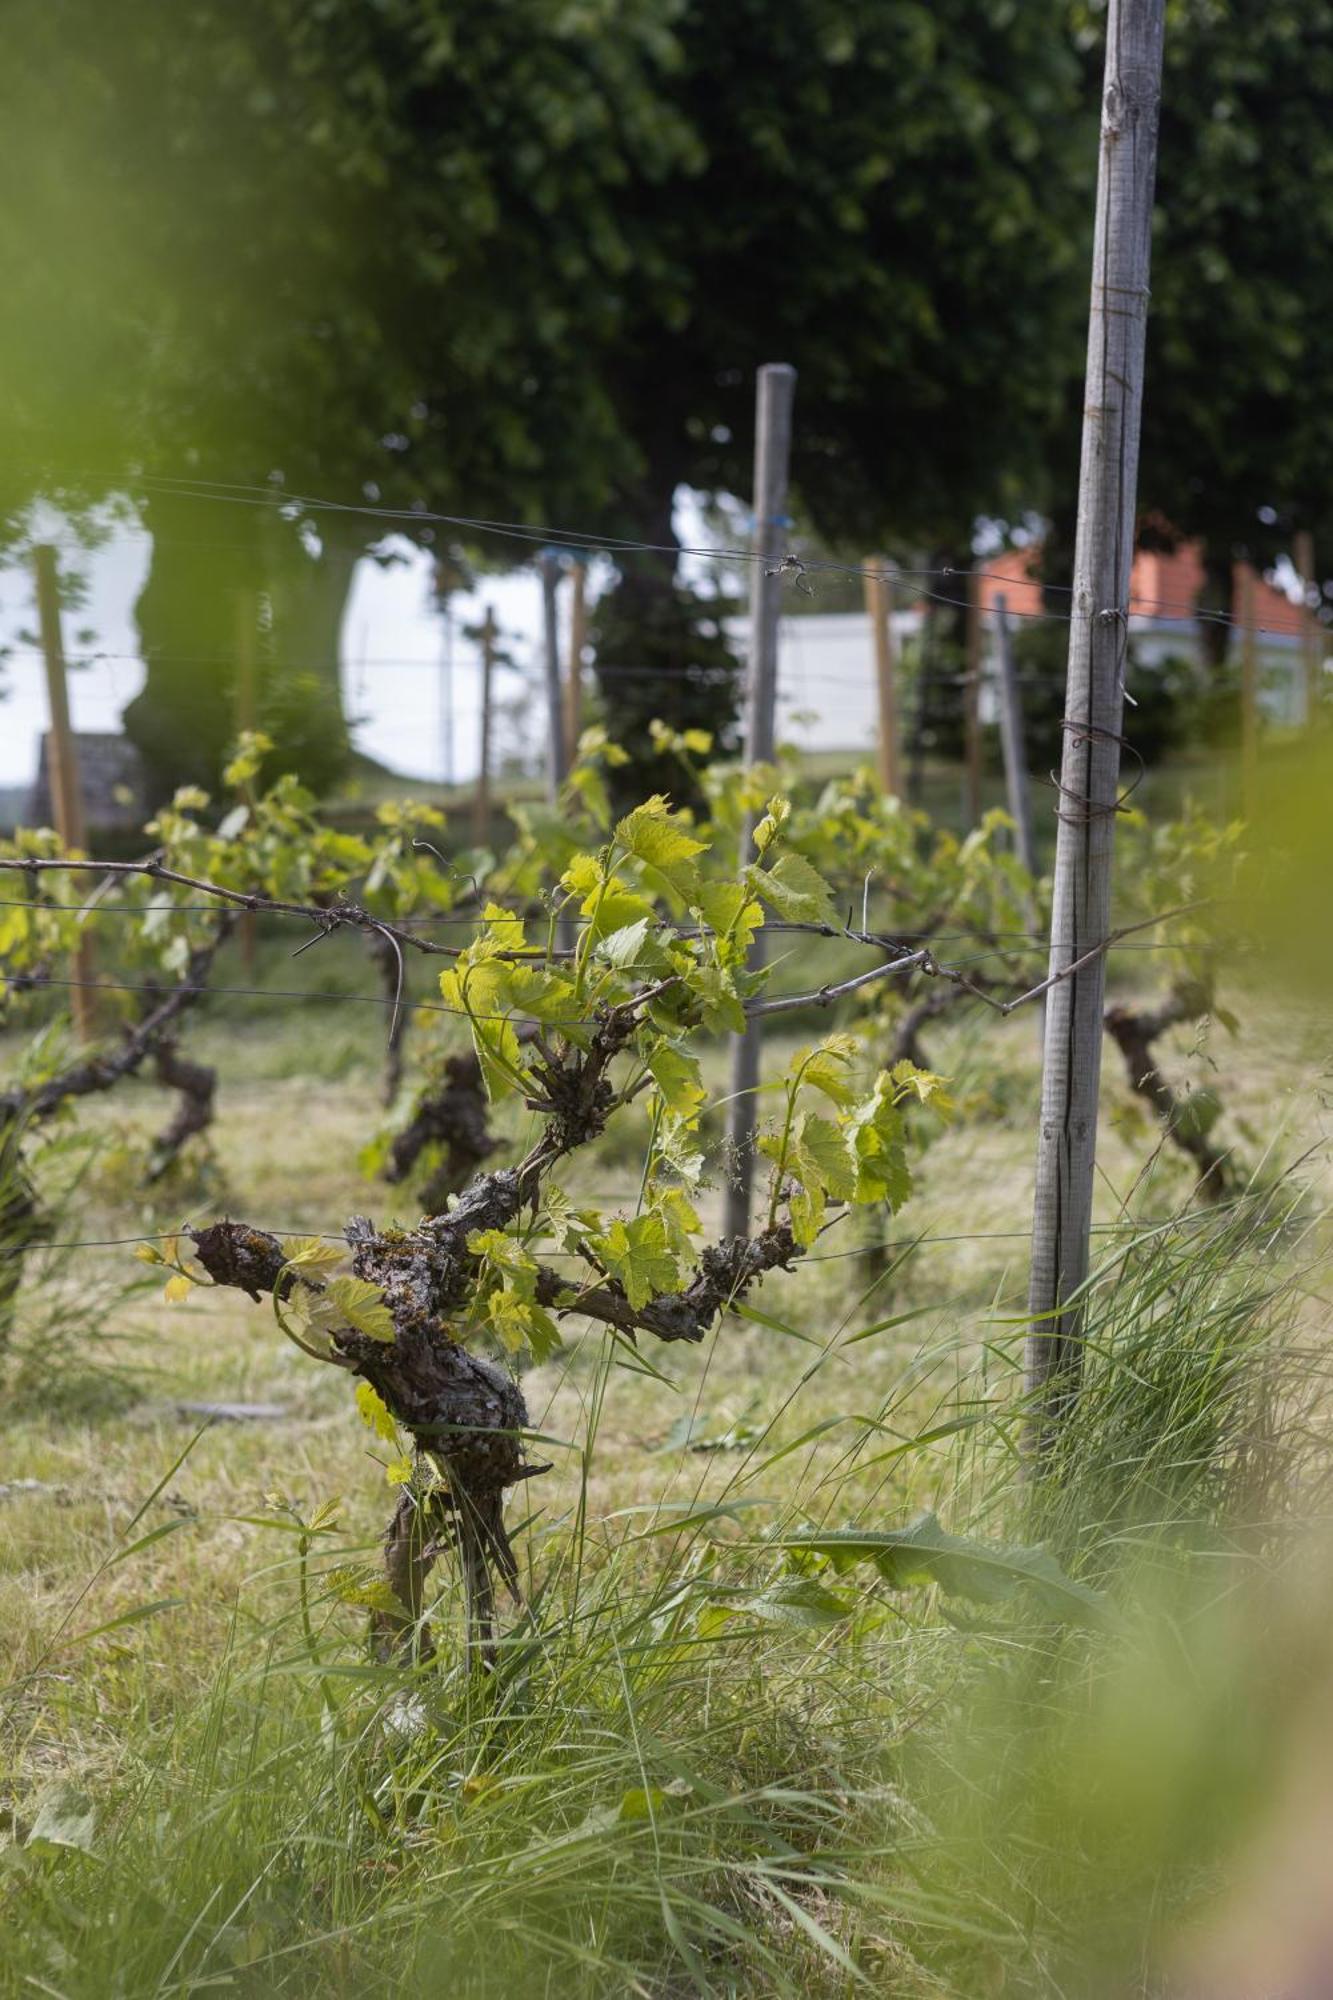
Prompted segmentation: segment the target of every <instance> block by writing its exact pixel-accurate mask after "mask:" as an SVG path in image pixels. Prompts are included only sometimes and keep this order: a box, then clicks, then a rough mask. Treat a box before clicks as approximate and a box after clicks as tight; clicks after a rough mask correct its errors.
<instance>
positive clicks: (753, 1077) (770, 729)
mask: <svg viewBox="0 0 1333 2000" xmlns="http://www.w3.org/2000/svg"><path fill="white" fill-rule="evenodd" d="M795 394H796V370H795V369H794V368H792V367H789V366H788V364H787V363H786V362H784V361H770V362H766V363H765V365H764V366H763V367H762V368H761V369H760V370H759V374H758V378H757V383H756V394H755V443H754V529H753V537H752V547H753V551H754V556H755V561H754V562H753V564H752V565H751V579H750V673H749V695H748V700H747V705H746V712H745V761H746V763H747V764H769V763H771V762H772V761H773V745H774V736H775V730H776V716H777V697H778V623H779V619H780V617H781V612H782V578H781V576H780V575H777V574H775V572H776V571H777V569H778V566H779V565H780V563H781V562H782V558H783V556H784V555H785V553H786V513H787V467H788V463H789V461H790V458H791V413H792V402H793V400H794V398H795ZM753 829H754V821H753V819H752V817H751V815H750V814H748V813H747V814H746V816H745V818H744V820H743V822H742V824H741V841H740V866H741V868H742V869H744V868H745V867H746V865H747V864H748V862H749V861H750V859H751V855H750V847H751V835H752V833H753ZM763 957H764V934H763V931H762V930H761V931H760V932H759V933H758V935H757V936H756V938H755V941H754V947H753V949H752V953H751V960H750V962H751V964H752V965H762V963H763ZM759 1053H760V1049H759V1024H758V1022H757V1021H751V1022H750V1024H749V1026H748V1027H747V1028H746V1030H745V1032H744V1034H741V1035H736V1036H734V1037H733V1039H732V1045H731V1114H730V1121H729V1136H730V1140H731V1153H732V1158H731V1175H732V1177H731V1179H730V1180H729V1182H728V1184H727V1197H726V1231H727V1234H728V1236H748V1235H749V1233H750V1200H751V1190H752V1187H753V1183H754V1128H755V1091H756V1090H757V1089H758V1086H759Z"/></svg>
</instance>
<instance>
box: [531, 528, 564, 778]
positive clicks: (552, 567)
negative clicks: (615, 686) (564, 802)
mask: <svg viewBox="0 0 1333 2000" xmlns="http://www.w3.org/2000/svg"><path fill="white" fill-rule="evenodd" d="M562 560H563V558H562V555H561V552H560V551H559V550H558V549H543V550H542V552H541V554H540V556H539V557H538V558H537V568H538V571H539V573H540V575H541V580H542V650H543V661H544V665H545V669H546V731H547V737H548V739H549V749H548V752H547V759H546V793H547V797H548V798H549V799H550V801H551V804H552V805H557V804H558V803H559V800H560V788H561V786H562V785H563V784H564V782H565V779H566V778H567V777H568V775H569V763H568V760H567V758H566V756H565V709H564V697H563V693H562V690H561V686H560V626H559V617H558V614H557V610H556V589H557V586H558V585H559V582H560V566H561V562H562Z"/></svg>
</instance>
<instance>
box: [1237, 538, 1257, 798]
mask: <svg viewBox="0 0 1333 2000" xmlns="http://www.w3.org/2000/svg"><path fill="white" fill-rule="evenodd" d="M1258 779H1259V659H1258V651H1257V645H1256V635H1255V630H1254V565H1253V564H1252V563H1251V562H1249V561H1248V560H1247V561H1245V562H1243V563H1242V564H1241V565H1240V809H1241V813H1242V815H1243V816H1244V818H1246V819H1252V818H1253V816H1254V804H1255V787H1256V785H1257V783H1258Z"/></svg>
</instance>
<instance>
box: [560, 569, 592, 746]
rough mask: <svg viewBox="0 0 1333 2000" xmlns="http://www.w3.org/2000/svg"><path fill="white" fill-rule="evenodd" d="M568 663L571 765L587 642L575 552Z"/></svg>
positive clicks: (583, 572) (582, 582)
mask: <svg viewBox="0 0 1333 2000" xmlns="http://www.w3.org/2000/svg"><path fill="white" fill-rule="evenodd" d="M570 582H571V585H572V589H573V597H572V599H571V602H570V607H569V667H568V670H567V672H566V675H565V759H566V762H567V764H569V765H570V766H572V765H573V763H574V760H575V759H576V758H577V756H578V754H579V736H580V734H581V733H582V730H583V653H584V648H585V647H586V646H587V643H588V565H587V562H586V560H585V559H584V558H583V557H582V556H575V558H574V568H573V575H572V576H571V578H570Z"/></svg>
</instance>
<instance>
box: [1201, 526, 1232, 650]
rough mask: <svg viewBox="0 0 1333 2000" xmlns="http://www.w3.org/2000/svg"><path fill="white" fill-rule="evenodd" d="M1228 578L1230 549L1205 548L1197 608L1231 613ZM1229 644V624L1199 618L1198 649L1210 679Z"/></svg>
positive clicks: (1214, 619) (1228, 615)
mask: <svg viewBox="0 0 1333 2000" xmlns="http://www.w3.org/2000/svg"><path fill="white" fill-rule="evenodd" d="M1232 577H1233V568H1232V560H1231V551H1230V550H1229V549H1212V548H1205V550H1204V558H1203V588H1202V589H1201V590H1200V592H1199V609H1200V611H1220V612H1221V613H1222V615H1223V617H1225V618H1230V617H1231V616H1232V612H1233V595H1234V591H1233V582H1232ZM1230 645H1231V627H1230V625H1223V624H1222V623H1220V621H1219V620H1218V619H1216V618H1205V619H1202V620H1201V621H1200V624H1199V650H1200V653H1201V654H1202V657H1203V662H1204V665H1205V666H1206V667H1207V668H1208V671H1209V673H1210V674H1211V675H1212V676H1213V678H1214V679H1216V678H1218V677H1219V676H1220V675H1221V674H1222V673H1223V672H1224V671H1225V669H1226V664H1227V653H1228V650H1229V648H1230Z"/></svg>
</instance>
